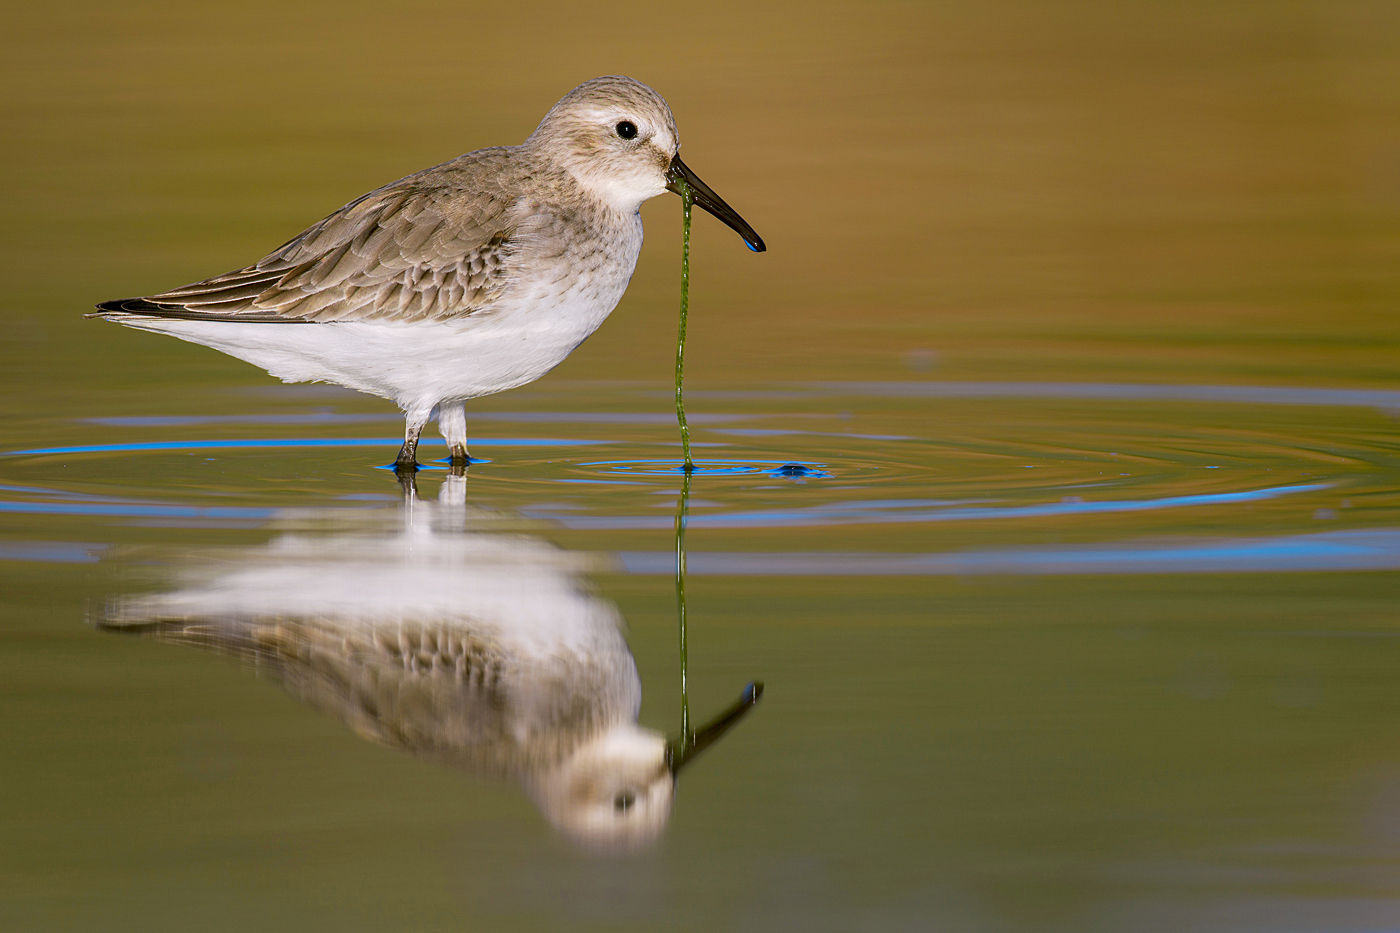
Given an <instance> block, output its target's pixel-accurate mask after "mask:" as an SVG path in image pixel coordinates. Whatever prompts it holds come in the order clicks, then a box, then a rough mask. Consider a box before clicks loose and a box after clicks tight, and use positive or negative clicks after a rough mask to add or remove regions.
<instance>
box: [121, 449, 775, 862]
mask: <svg viewBox="0 0 1400 933" xmlns="http://www.w3.org/2000/svg"><path fill="white" fill-rule="evenodd" d="M403 482H404V483H405V486H406V493H407V495H406V496H405V502H404V505H403V507H402V510H401V511H396V512H395V513H394V514H393V515H392V516H391V517H390V518H388V519H384V513H383V512H377V513H375V514H377V515H378V516H379V517H380V519H381V520H382V521H383V522H384V523H380V522H377V521H375V520H373V519H366V518H365V515H364V513H361V514H360V515H358V516H356V524H357V527H355V528H347V527H345V526H344V523H345V522H346V521H347V519H346V518H345V517H344V513H338V514H339V516H340V518H339V521H338V522H337V521H336V520H334V519H331V518H329V517H327V516H303V522H305V521H306V519H308V518H310V519H312V520H314V522H319V523H320V525H321V527H316V528H314V529H313V530H305V529H303V530H300V531H290V532H287V533H284V534H282V535H281V536H280V537H277V538H276V539H274V540H273V541H271V542H270V543H268V544H266V545H263V546H259V547H253V548H247V549H241V550H236V551H229V550H225V551H221V552H218V553H215V554H193V555H188V559H185V560H182V561H181V563H180V566H179V567H178V568H177V571H176V573H177V574H178V579H177V583H178V585H177V587H176V588H175V589H173V590H171V591H169V592H162V593H158V594H154V595H144V596H132V597H123V598H119V599H116V600H113V601H112V602H111V603H110V604H109V605H108V607H107V609H106V611H105V614H104V617H103V618H102V619H101V620H100V622H99V626H100V627H102V628H105V629H108V630H114V631H122V632H128V633H135V634H145V635H149V636H152V637H155V638H157V639H160V640H162V641H169V642H175V643H179V644H186V645H193V646H196V647H200V648H204V649H207V650H210V651H213V652H215V653H218V654H222V655H227V656H232V657H237V658H239V659H241V660H243V661H244V662H245V663H247V664H248V665H249V666H251V667H252V668H253V669H254V670H256V672H257V673H259V674H260V675H265V676H268V677H271V678H273V679H275V680H277V681H278V682H280V683H281V684H282V685H283V687H284V688H285V689H286V690H287V691H288V692H289V693H290V694H292V695H293V696H295V697H296V698H298V699H299V700H302V701H303V702H305V703H308V704H309V705H311V706H314V707H316V708H317V709H320V710H323V711H325V712H328V713H330V714H332V715H334V716H336V717H338V718H340V719H341V720H342V721H344V722H345V723H346V724H347V725H348V726H349V727H350V728H351V729H353V730H354V731H355V732H356V733H357V734H358V735H360V736H362V737H364V738H367V739H370V740H372V741H375V742H379V743H382V744H384V745H388V746H391V747H394V748H398V749H402V750H404V751H407V752H411V753H412V754H415V755H418V756H422V757H425V758H430V759H434V760H437V761H441V762H444V763H447V764H450V765H453V766H455V767H458V768H461V769H463V770H465V771H468V772H472V773H475V774H481V775H485V776H491V777H498V778H506V779H510V780H514V781H517V782H518V783H519V784H520V785H521V786H522V787H523V788H524V790H525V792H526V793H527V794H529V796H530V797H531V799H533V800H534V802H535V803H536V805H537V806H538V807H539V809H540V811H541V812H542V813H543V814H544V815H545V817H546V818H547V819H548V820H549V821H550V822H551V823H552V824H553V825H554V826H555V827H556V828H557V829H559V830H560V831H561V832H563V833H564V834H565V835H567V836H569V837H571V838H573V839H574V840H576V841H578V842H580V843H582V844H584V845H585V846H587V847H590V848H601V849H608V850H628V849H636V848H640V847H643V846H645V845H646V844H647V843H649V842H651V841H653V840H654V839H655V838H656V837H657V836H659V835H660V833H661V832H662V830H663V829H664V828H665V826H666V824H667V821H668V820H669V818H670V813H671V804H672V800H673V797H674V792H675V781H676V775H677V773H678V772H679V770H680V769H681V767H682V766H683V765H684V764H685V763H686V762H687V761H688V760H690V759H691V758H693V756H694V755H695V754H696V753H698V752H699V751H700V750H702V749H703V748H704V747H705V746H707V745H709V744H711V743H712V742H713V741H714V740H716V739H717V738H719V737H720V736H721V735H722V734H723V733H724V732H725V731H726V730H728V729H729V728H730V727H731V726H732V725H733V724H734V723H735V722H737V721H738V720H739V719H740V718H742V716H743V714H744V713H745V712H747V710H748V709H749V708H750V707H751V706H752V705H753V704H754V702H756V700H757V698H758V695H759V693H760V692H761V686H755V685H751V686H750V687H749V688H748V689H746V690H745V692H744V695H743V696H742V697H741V698H740V700H739V701H738V702H737V703H735V704H734V705H733V706H732V707H731V708H730V709H728V710H726V711H725V712H724V713H722V714H721V715H720V716H718V717H716V719H715V720H714V721H712V722H711V723H710V724H709V725H707V726H705V727H702V728H701V729H698V730H695V731H694V732H692V731H691V730H690V729H689V725H688V722H687V723H685V724H683V728H682V732H681V735H680V736H679V737H678V738H676V739H673V740H671V741H667V739H666V738H665V737H664V736H662V735H661V734H660V733H657V732H654V731H652V730H650V729H645V728H643V727H641V726H639V725H638V723H637V714H638V710H639V708H640V705H641V682H640V680H639V678H638V675H637V667H636V664H635V662H634V661H633V658H632V654H631V651H630V650H629V649H628V646H627V643H626V641H625V640H624V639H623V635H622V631H621V625H622V619H621V617H620V616H619V614H618V612H617V610H616V608H615V607H614V606H613V605H612V604H611V603H610V602H607V601H605V600H603V599H600V598H599V597H597V596H595V595H593V594H592V593H591V592H589V590H588V589H587V586H586V584H585V581H584V580H583V579H582V576H581V571H582V570H583V569H585V568H584V562H585V558H583V557H582V556H581V555H579V554H576V553H571V552H567V551H562V550H559V549H557V548H555V547H554V546H552V545H550V544H548V543H546V542H545V541H543V540H541V539H539V538H536V537H532V536H528V535H522V534H507V533H500V532H491V531H485V530H481V529H482V528H483V527H485V526H486V525H488V524H489V521H488V520H487V519H488V518H489V517H488V516H487V515H486V514H485V513H480V512H476V511H475V510H473V509H472V508H471V507H470V506H468V505H467V504H466V502H465V489H466V485H465V484H466V478H465V477H463V476H460V475H454V476H449V477H448V478H447V480H446V483H445V485H444V487H443V490H442V493H441V494H440V496H439V498H438V500H437V501H436V502H425V501H422V500H420V499H418V498H417V495H416V490H415V489H414V487H413V483H414V480H413V478H412V477H406V478H404V479H403ZM326 522H331V523H332V524H331V527H330V528H326V527H324V524H325V523H326ZM682 702H683V706H684V698H683V701H682Z"/></svg>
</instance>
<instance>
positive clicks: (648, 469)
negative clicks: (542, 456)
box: [579, 445, 832, 477]
mask: <svg viewBox="0 0 1400 933" xmlns="http://www.w3.org/2000/svg"><path fill="white" fill-rule="evenodd" d="M697 446H698V445H697ZM579 466H581V467H602V468H603V469H602V470H600V471H599V472H602V473H606V474H610V475H613V476H675V475H678V474H683V473H685V463H684V462H683V461H681V460H597V461H593V462H591V463H580V464H579ZM692 466H693V467H694V469H692V470H691V475H692V476H759V475H766V476H801V477H823V476H831V475H832V474H831V473H829V472H827V471H826V470H823V469H822V467H823V466H825V464H821V463H812V462H810V461H797V460H787V461H778V460H696V461H694V463H693V464H692Z"/></svg>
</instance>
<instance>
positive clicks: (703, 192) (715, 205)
mask: <svg viewBox="0 0 1400 933" xmlns="http://www.w3.org/2000/svg"><path fill="white" fill-rule="evenodd" d="M681 179H684V180H685V183H686V184H687V185H689V186H690V190H691V193H692V194H693V195H694V196H695V203H696V204H699V205H700V206H701V207H703V208H704V209H705V210H707V211H709V212H710V213H711V214H714V215H715V216H716V217H718V218H719V219H720V220H722V221H724V222H725V224H727V225H728V226H729V227H731V228H733V229H734V230H735V231H736V232H737V233H738V234H739V236H741V237H743V238H744V242H745V243H747V244H749V249H751V250H753V251H754V252H755V253H761V252H763V251H764V250H766V249H767V248H768V247H766V246H764V245H763V237H761V236H759V235H758V234H757V233H756V232H754V229H753V227H750V226H749V224H748V221H746V220H744V218H742V217H740V216H739V212H738V211H736V210H734V208H732V207H730V206H729V205H728V204H725V203H724V198H722V197H720V196H719V195H717V194H715V193H714V192H713V191H711V190H710V186H709V185H707V184H705V183H704V182H703V181H701V180H700V176H699V175H696V174H695V173H694V172H692V171H691V170H690V166H688V165H686V164H685V163H684V162H682V161H681V156H680V153H679V152H678V153H676V154H675V155H674V156H673V157H672V158H671V168H670V169H669V170H667V172H666V181H667V182H668V184H667V185H666V190H667V191H674V192H675V193H676V194H680V193H681V189H680V185H679V184H677V182H678V181H680V180H681Z"/></svg>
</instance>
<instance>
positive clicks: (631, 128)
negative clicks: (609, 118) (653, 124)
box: [614, 120, 637, 139]
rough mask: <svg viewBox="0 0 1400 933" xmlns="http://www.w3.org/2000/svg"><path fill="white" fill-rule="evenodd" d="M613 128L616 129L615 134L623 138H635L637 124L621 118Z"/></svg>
mask: <svg viewBox="0 0 1400 933" xmlns="http://www.w3.org/2000/svg"><path fill="white" fill-rule="evenodd" d="M614 129H616V130H617V135H619V136H621V137H622V138H623V139H636V138H637V124H635V123H633V122H632V121H631V120H623V121H622V122H621V123H619V124H618V125H617V126H616V127H614Z"/></svg>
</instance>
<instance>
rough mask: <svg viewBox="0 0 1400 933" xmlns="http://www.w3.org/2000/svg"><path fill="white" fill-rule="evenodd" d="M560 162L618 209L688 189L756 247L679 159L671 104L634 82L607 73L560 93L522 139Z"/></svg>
mask: <svg viewBox="0 0 1400 933" xmlns="http://www.w3.org/2000/svg"><path fill="white" fill-rule="evenodd" d="M525 144H526V146H529V147H533V148H535V149H536V150H538V151H539V152H540V153H542V154H543V155H544V156H545V157H546V158H548V159H549V160H550V161H552V162H554V163H555V164H557V165H559V166H560V167H562V168H563V169H564V170H565V171H566V172H568V174H569V175H571V176H572V177H573V179H574V180H575V181H576V182H577V183H578V184H579V185H580V186H581V187H582V188H583V189H584V190H586V191H588V192H589V193H590V194H592V195H594V196H595V197H598V198H599V199H601V200H602V201H603V202H604V203H606V204H608V205H610V206H612V207H613V208H614V209H616V210H619V211H622V212H624V213H635V212H636V211H637V209H638V208H640V207H641V205H642V202H643V201H646V200H648V199H649V198H654V197H656V196H657V195H659V194H661V193H662V192H665V191H674V192H676V193H677V194H679V193H680V192H681V188H682V184H684V185H686V186H688V187H689V188H690V189H691V191H692V193H693V195H694V199H695V203H696V204H699V205H700V206H701V207H703V208H704V209H705V210H707V211H709V212H710V213H711V214H714V215H715V216H716V217H718V218H719V219H720V220H722V221H724V222H725V223H726V224H728V225H729V226H730V227H732V228H733V229H734V230H735V231H737V232H738V233H739V235H740V236H742V237H743V238H744V241H745V242H746V243H748V245H749V248H750V249H752V250H754V251H756V252H762V251H763V250H764V249H766V247H765V246H764V244H763V240H762V238H761V237H759V235H758V234H757V233H755V232H754V229H753V228H752V227H750V226H749V225H748V223H746V222H745V221H744V219H743V218H742V217H740V216H739V214H738V213H737V212H736V211H735V210H734V209H733V208H732V207H730V206H729V205H728V204H726V203H725V202H724V200H723V199H722V198H720V196H719V195H717V194H715V193H714V192H713V191H711V190H710V188H709V186H707V185H706V184H705V183H704V182H702V181H701V180H700V179H699V178H698V177H697V176H696V175H695V173H694V172H692V171H691V170H690V169H689V168H688V167H687V166H686V164H685V163H684V162H682V161H681V158H680V134H679V133H678V132H677V130H676V120H675V117H673V116H672V115H671V108H670V107H669V106H667V104H666V101H665V100H664V99H663V98H662V97H661V95H660V94H658V93H656V92H655V91H654V90H652V89H651V88H649V87H647V86H646V85H645V84H643V83H641V82H640V81H635V80H633V79H632V78H627V77H622V76H620V75H610V76H608V77H603V78H594V79H593V80H592V81H585V82H584V83H583V84H580V85H579V86H578V87H576V88H574V89H573V90H572V91H570V92H569V93H568V94H565V95H564V97H563V99H562V100H560V101H559V103H557V104H555V105H554V106H553V107H552V108H551V109H550V111H549V113H547V114H545V117H544V119H543V120H542V121H540V125H539V127H538V128H536V130H535V132H534V133H532V134H531V135H530V138H529V139H528V140H526V143H525Z"/></svg>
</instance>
